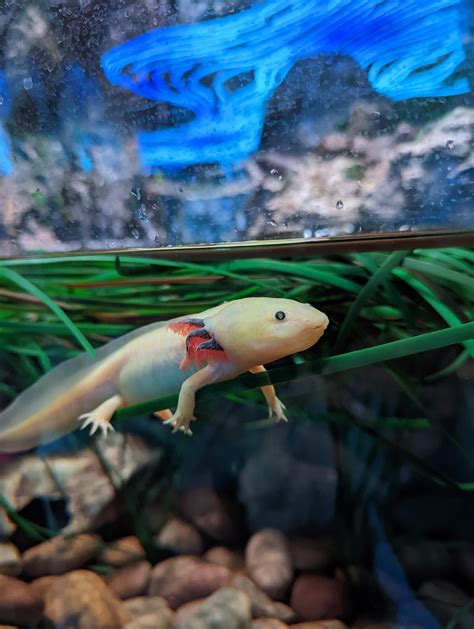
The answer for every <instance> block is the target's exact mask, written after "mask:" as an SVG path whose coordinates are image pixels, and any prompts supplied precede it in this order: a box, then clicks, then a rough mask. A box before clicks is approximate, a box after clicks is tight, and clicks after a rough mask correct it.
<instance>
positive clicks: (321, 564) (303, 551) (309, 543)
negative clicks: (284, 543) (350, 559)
mask: <svg viewBox="0 0 474 629" xmlns="http://www.w3.org/2000/svg"><path fill="white" fill-rule="evenodd" d="M289 545H290V553H291V560H292V563H293V568H294V569H295V570H302V571H306V570H311V571H312V570H314V571H318V572H320V571H323V570H326V569H327V568H328V567H329V566H330V565H331V563H332V562H333V561H334V542H333V541H332V540H331V539H330V538H320V539H311V538H309V537H292V538H290V539H289Z"/></svg>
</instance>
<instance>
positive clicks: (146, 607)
mask: <svg viewBox="0 0 474 629" xmlns="http://www.w3.org/2000/svg"><path fill="white" fill-rule="evenodd" d="M124 606H125V608H126V609H127V611H128V613H129V615H130V616H131V618H132V620H131V621H130V622H129V623H128V624H127V625H126V629H171V627H173V617H174V614H173V612H172V611H171V609H170V608H169V607H168V605H167V603H166V601H165V599H164V598H160V597H159V596H153V597H146V596H141V597H138V598H131V599H129V600H128V601H126V602H125V603H124Z"/></svg>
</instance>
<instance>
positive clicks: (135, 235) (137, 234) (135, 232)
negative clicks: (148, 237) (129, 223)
mask: <svg viewBox="0 0 474 629" xmlns="http://www.w3.org/2000/svg"><path fill="white" fill-rule="evenodd" d="M132 236H133V237H134V238H140V232H139V231H138V229H132Z"/></svg>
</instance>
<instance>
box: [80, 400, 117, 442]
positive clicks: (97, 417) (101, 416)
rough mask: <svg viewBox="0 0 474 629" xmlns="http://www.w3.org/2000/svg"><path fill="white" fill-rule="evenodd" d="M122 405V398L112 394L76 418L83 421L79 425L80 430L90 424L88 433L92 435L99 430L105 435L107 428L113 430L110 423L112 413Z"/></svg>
mask: <svg viewBox="0 0 474 629" xmlns="http://www.w3.org/2000/svg"><path fill="white" fill-rule="evenodd" d="M122 406H125V400H124V398H123V397H122V396H121V395H120V394H117V395H113V396H112V397H111V398H109V399H108V400H105V402H102V404H100V405H99V406H98V407H97V408H94V410H92V411H90V412H89V413H84V414H83V415H81V416H80V417H78V418H77V420H78V421H83V422H84V423H83V424H82V426H81V430H84V428H87V427H88V426H90V427H91V429H90V431H89V435H93V434H94V433H95V432H97V430H101V431H102V434H103V435H107V433H108V432H109V430H110V431H113V430H114V427H113V426H112V424H111V423H110V420H111V419H112V416H113V414H114V413H115V411H116V410H117V409H119V408H121V407H122Z"/></svg>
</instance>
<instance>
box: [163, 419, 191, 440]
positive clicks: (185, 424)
mask: <svg viewBox="0 0 474 629" xmlns="http://www.w3.org/2000/svg"><path fill="white" fill-rule="evenodd" d="M195 419H196V418H195V417H183V416H182V415H179V414H178V413H175V414H174V415H173V416H172V417H170V418H169V419H167V420H166V421H164V422H163V423H164V424H167V425H170V426H173V430H172V432H178V430H182V431H183V432H184V434H185V435H188V436H189V437H192V434H193V433H192V431H191V428H190V427H189V424H190V423H191V422H192V421H195Z"/></svg>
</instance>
